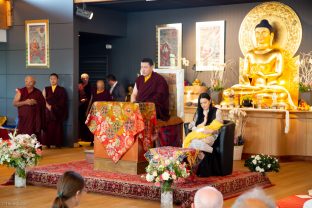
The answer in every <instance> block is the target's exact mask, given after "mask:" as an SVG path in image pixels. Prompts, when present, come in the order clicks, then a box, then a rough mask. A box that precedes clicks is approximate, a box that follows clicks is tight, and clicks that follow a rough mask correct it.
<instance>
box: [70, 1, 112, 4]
mask: <svg viewBox="0 0 312 208" xmlns="http://www.w3.org/2000/svg"><path fill="white" fill-rule="evenodd" d="M114 1H115V0H74V2H75V4H80V3H94V2H114Z"/></svg>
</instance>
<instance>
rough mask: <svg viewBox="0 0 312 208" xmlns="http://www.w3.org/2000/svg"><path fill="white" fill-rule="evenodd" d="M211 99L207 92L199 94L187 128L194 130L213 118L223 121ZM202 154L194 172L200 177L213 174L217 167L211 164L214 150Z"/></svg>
mask: <svg viewBox="0 0 312 208" xmlns="http://www.w3.org/2000/svg"><path fill="white" fill-rule="evenodd" d="M211 101H212V100H211V97H210V95H209V94H208V93H202V94H200V95H199V97H198V106H197V110H196V113H195V116H194V121H192V122H191V123H190V124H189V127H188V128H189V130H195V129H196V128H198V127H203V126H207V125H209V124H211V122H212V121H213V120H215V119H217V120H219V121H223V119H222V113H221V111H220V110H219V109H217V108H216V107H214V106H213V105H212V103H211ZM217 133H218V132H216V138H217V135H218V134H217ZM199 149H200V148H199ZM203 154H204V157H203V159H202V161H201V162H200V164H199V166H198V170H197V173H196V174H197V175H198V176H201V177H207V176H210V175H214V173H217V172H218V170H217V169H219V167H216V166H214V165H213V164H214V162H213V160H215V159H216V157H214V156H213V154H214V152H213V151H212V153H208V152H203Z"/></svg>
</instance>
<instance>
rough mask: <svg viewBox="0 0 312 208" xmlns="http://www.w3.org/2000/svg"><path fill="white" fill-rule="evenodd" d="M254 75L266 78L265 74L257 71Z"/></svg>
mask: <svg viewBox="0 0 312 208" xmlns="http://www.w3.org/2000/svg"><path fill="white" fill-rule="evenodd" d="M256 74H257V75H258V76H259V77H263V78H265V77H266V76H265V74H264V73H263V72H261V71H258V72H257V73H256Z"/></svg>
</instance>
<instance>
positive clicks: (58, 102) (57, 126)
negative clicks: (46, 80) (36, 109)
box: [43, 86, 68, 147]
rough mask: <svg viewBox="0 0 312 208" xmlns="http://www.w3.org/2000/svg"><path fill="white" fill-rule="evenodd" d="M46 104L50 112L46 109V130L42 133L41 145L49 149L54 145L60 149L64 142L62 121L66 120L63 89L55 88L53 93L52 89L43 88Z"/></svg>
mask: <svg viewBox="0 0 312 208" xmlns="http://www.w3.org/2000/svg"><path fill="white" fill-rule="evenodd" d="M45 94H46V102H47V103H48V104H49V105H51V111H50V110H49V109H48V108H46V109H45V113H46V121H45V122H46V130H45V132H44V137H43V144H44V145H46V146H48V147H50V146H51V145H55V146H56V147H61V146H62V144H63V140H64V130H63V129H64V128H63V127H64V125H63V124H64V121H65V120H66V119H67V115H68V109H67V93H66V91H65V88H64V87H60V86H56V88H55V90H54V92H53V91H52V87H51V86H50V87H46V88H45Z"/></svg>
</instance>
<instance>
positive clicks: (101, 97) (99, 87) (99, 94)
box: [86, 80, 113, 115]
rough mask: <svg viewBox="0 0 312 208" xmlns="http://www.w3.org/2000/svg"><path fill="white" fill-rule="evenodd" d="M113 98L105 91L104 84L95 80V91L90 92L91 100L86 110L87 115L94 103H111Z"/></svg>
mask: <svg viewBox="0 0 312 208" xmlns="http://www.w3.org/2000/svg"><path fill="white" fill-rule="evenodd" d="M112 100H113V98H112V96H111V94H110V93H109V91H108V90H107V89H105V82H104V80H97V81H96V89H94V90H92V93H91V99H90V102H89V106H88V110H87V113H86V114H87V115H88V113H89V110H90V108H91V106H92V104H93V103H94V102H99V101H112Z"/></svg>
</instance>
